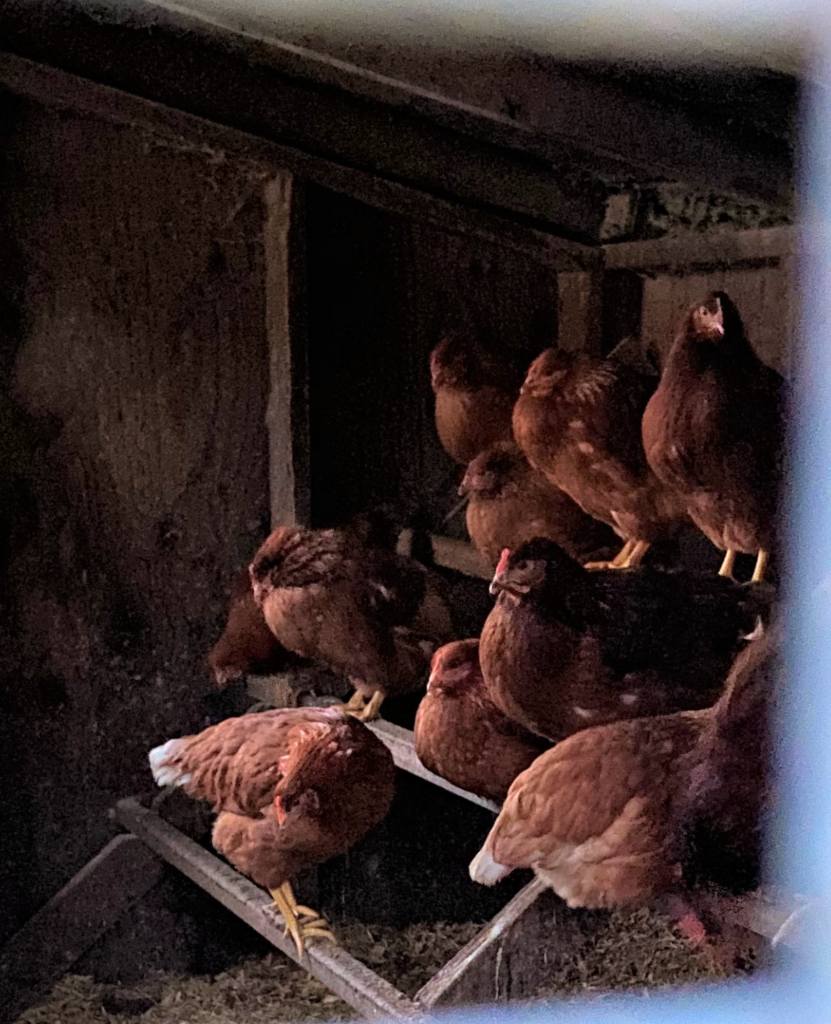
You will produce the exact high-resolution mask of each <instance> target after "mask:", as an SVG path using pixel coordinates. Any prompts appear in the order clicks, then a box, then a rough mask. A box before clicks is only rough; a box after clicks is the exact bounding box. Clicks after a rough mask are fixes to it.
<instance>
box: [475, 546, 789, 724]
mask: <svg viewBox="0 0 831 1024" xmlns="http://www.w3.org/2000/svg"><path fill="white" fill-rule="evenodd" d="M491 592H492V593H493V594H496V595H498V596H497V600H496V603H495V605H494V607H493V609H492V610H491V614H490V615H489V616H488V619H487V621H486V623H485V627H484V629H483V630H482V636H481V640H480V644H479V659H480V662H481V665H482V673H483V676H484V679H485V685H486V686H487V689H488V693H489V694H490V697H491V699H492V700H493V702H494V703H495V704H496V705H497V706H498V707H499V708H500V709H501V710H502V711H503V712H504V713H505V714H506V715H508V717H509V718H512V719H513V720H514V721H515V722H518V723H519V724H520V725H523V726H524V727H525V728H526V729H529V730H530V731H532V732H535V733H537V734H538V735H540V736H545V737H546V738H547V739H550V740H552V741H555V742H556V741H558V740H561V739H563V738H564V737H566V736H569V735H571V734H572V733H574V732H577V731H579V730H581V729H586V728H588V727H590V726H593V725H600V724H602V723H606V722H613V721H616V720H618V719H624V718H639V717H642V716H644V715H656V714H664V713H667V712H671V711H680V710H683V709H687V708H701V707H706V706H708V705H709V704H712V702H713V701H714V700H715V699H716V698H717V697H718V694H719V692H720V690H721V687H722V684H723V681H724V677H725V674H726V672H727V670H728V668H729V666H730V663H731V660H732V658H733V656H734V655H735V654H736V652H737V651H738V650H739V649H740V646H741V643H742V637H743V636H745V635H747V634H749V633H750V632H751V631H752V630H753V629H754V628H755V626H756V624H757V617H758V615H759V614H760V613H762V612H764V613H767V600H768V598H769V594H767V592H766V590H758V591H757V590H756V589H755V588H753V589H752V590H751V589H749V588H747V587H742V586H740V585H739V584H737V583H735V582H733V581H732V580H725V579H722V578H720V577H718V576H715V575H713V576H710V575H705V576H700V575H692V574H690V573H686V572H674V573H667V572H659V571H657V570H648V569H641V570H638V571H637V572H608V571H602V572H588V571H587V570H586V569H584V568H583V567H582V566H581V565H579V564H578V563H577V562H575V561H574V560H573V559H571V558H569V557H568V555H567V554H566V553H565V552H564V551H563V550H562V548H559V547H558V546H557V545H556V544H554V543H552V542H551V541H549V540H545V539H542V538H537V539H536V540H532V541H528V542H527V543H525V544H522V545H520V546H519V547H518V548H517V549H516V550H515V551H513V552H511V551H508V550H507V549H506V550H505V551H504V552H503V556H502V558H501V560H500V562H499V565H498V566H497V569H496V573H495V575H494V577H493V582H492V583H491Z"/></svg>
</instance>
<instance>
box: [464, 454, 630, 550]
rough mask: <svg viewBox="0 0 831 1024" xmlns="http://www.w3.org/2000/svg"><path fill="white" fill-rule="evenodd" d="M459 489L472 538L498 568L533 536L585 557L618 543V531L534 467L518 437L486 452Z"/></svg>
mask: <svg viewBox="0 0 831 1024" xmlns="http://www.w3.org/2000/svg"><path fill="white" fill-rule="evenodd" d="M459 494H462V495H467V496H468V506H467V531H468V533H469V534H470V539H471V540H472V541H473V543H474V544H475V546H476V547H477V549H478V550H479V551H480V552H481V554H482V555H484V557H485V558H486V559H487V560H488V561H489V562H490V563H491V567H492V568H496V564H497V562H498V561H499V557H500V555H501V554H502V551H503V550H504V549H505V548H515V547H517V546H518V545H519V544H521V543H522V542H523V541H526V540H531V539H532V538H533V537H548V538H549V539H550V540H553V541H555V542H556V543H557V544H559V545H560V546H561V547H562V548H563V549H564V550H565V551H567V552H568V554H569V555H571V557H572V558H576V559H577V560H578V561H580V562H585V561H589V560H603V559H608V558H609V557H610V556H611V553H612V550H613V549H614V548H615V547H616V544H615V541H616V540H617V538H616V537H615V535H614V533H613V531H612V530H611V529H609V527H608V526H606V525H604V524H603V523H601V522H599V521H598V520H597V519H594V518H592V516H590V515H587V514H586V513H585V512H584V511H583V510H582V509H581V508H580V506H579V505H578V504H577V503H576V502H575V501H573V500H572V499H571V498H570V497H569V496H568V495H567V494H566V493H565V491H561V490H560V488H559V487H555V485H554V484H552V483H550V482H549V481H548V479H546V477H545V476H543V474H542V473H540V472H538V471H537V470H536V469H534V468H533V467H532V466H531V465H530V464H529V462H528V460H527V459H526V458H525V456H524V455H523V454H522V452H521V451H520V450H519V448H517V446H516V445H515V444H514V443H513V442H512V441H500V442H499V444H496V445H493V447H491V448H488V449H487V450H486V451H484V452H480V453H479V455H477V456H476V458H475V459H474V460H473V461H472V462H471V463H470V465H469V466H468V467H467V472H466V473H465V477H464V480H463V481H462V484H461V487H460V488H459Z"/></svg>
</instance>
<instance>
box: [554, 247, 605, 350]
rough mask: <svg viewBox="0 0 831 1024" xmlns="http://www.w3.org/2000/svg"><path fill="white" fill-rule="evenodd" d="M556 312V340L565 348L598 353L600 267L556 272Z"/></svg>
mask: <svg viewBox="0 0 831 1024" xmlns="http://www.w3.org/2000/svg"><path fill="white" fill-rule="evenodd" d="M557 287H558V289H559V296H560V302H559V316H558V332H557V342H558V344H559V346H560V348H562V349H565V351H567V352H586V353H588V354H589V355H591V356H599V355H601V343H602V332H603V267H602V265H601V266H598V267H597V269H594V270H591V271H579V272H576V273H563V274H558V275H557Z"/></svg>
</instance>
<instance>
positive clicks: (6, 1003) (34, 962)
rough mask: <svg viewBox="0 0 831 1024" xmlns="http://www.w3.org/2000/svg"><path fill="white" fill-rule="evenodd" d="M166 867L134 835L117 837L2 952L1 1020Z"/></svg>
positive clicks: (51, 979)
mask: <svg viewBox="0 0 831 1024" xmlns="http://www.w3.org/2000/svg"><path fill="white" fill-rule="evenodd" d="M163 867H164V865H163V862H162V861H161V860H160V859H159V857H157V856H156V855H155V854H154V853H152V852H151V851H150V850H149V849H148V848H147V847H146V846H145V845H144V844H143V843H141V842H140V841H139V840H138V839H137V838H136V837H135V836H124V835H122V836H116V838H115V839H113V840H112V841H111V842H110V843H108V844H107V845H106V846H105V847H104V849H103V850H102V851H101V852H100V853H99V854H98V855H97V856H96V857H94V858H93V859H92V860H91V861H90V862H89V864H87V865H86V867H84V868H82V870H81V871H79V872H78V874H77V875H75V877H74V878H73V879H72V880H71V881H70V882H69V883H68V884H67V885H65V886H64V887H63V889H61V890H60V892H58V893H56V894H55V895H54V896H53V897H52V899H51V900H49V902H48V903H47V904H46V906H44V907H42V908H41V909H40V910H39V911H38V912H37V913H36V914H35V915H34V917H32V918H31V919H30V920H29V921H28V922H27V923H26V924H25V925H24V926H23V928H21V929H20V931H18V932H16V933H15V934H14V935H13V936H12V938H11V939H10V940H9V941H8V942H7V943H6V945H5V946H3V948H2V949H0V1021H3V1022H6V1021H12V1020H15V1018H16V1017H17V1016H18V1015H19V1014H21V1013H22V1012H23V1011H24V1010H25V1009H26V1008H27V1007H28V1006H31V1005H32V1003H34V1002H35V1001H36V1000H37V999H38V998H39V997H40V996H41V995H43V994H44V993H45V992H46V991H48V989H49V988H50V987H51V986H52V985H53V984H54V983H55V982H56V981H57V980H58V978H60V977H61V975H63V974H64V973H65V972H66V971H67V970H68V969H69V968H70V967H71V966H72V964H73V963H75V961H76V960H78V959H79V958H80V957H81V956H82V955H83V954H84V953H85V952H86V951H87V950H88V949H89V948H90V947H91V946H92V945H93V943H95V942H96V940H98V939H99V938H100V937H101V936H102V935H103V934H104V933H105V932H106V931H107V930H108V929H109V928H110V927H111V925H113V924H114V923H115V922H116V921H117V920H118V918H119V917H121V915H122V914H123V913H124V912H125V911H126V910H127V908H128V907H129V906H130V905H131V904H132V903H133V901H135V900H137V899H139V898H140V897H141V896H143V895H144V894H145V893H146V892H147V891H148V890H149V889H151V888H152V886H154V885H155V884H156V882H157V881H158V880H159V878H160V876H161V872H162V869H163Z"/></svg>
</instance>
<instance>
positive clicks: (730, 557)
mask: <svg viewBox="0 0 831 1024" xmlns="http://www.w3.org/2000/svg"><path fill="white" fill-rule="evenodd" d="M761 556H762V553H761V551H760V552H759V557H760V558H761ZM735 564H736V549H735V548H728V549H727V553H726V554H725V556H724V561H723V562H722V563H721V568H720V569H719V571H718V574H719V576H726V577H727V578H728V579H731V580H732V579H733V566H734V565H735ZM754 576H755V573H754Z"/></svg>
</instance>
